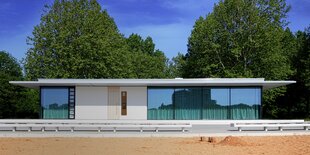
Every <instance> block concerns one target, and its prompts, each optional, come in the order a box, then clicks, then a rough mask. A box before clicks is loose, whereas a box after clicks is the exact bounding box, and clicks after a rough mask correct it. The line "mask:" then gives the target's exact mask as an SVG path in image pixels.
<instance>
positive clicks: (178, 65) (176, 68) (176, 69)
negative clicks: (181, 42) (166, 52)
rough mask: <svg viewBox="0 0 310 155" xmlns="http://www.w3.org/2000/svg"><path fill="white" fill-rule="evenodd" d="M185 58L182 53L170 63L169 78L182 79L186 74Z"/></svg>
mask: <svg viewBox="0 0 310 155" xmlns="http://www.w3.org/2000/svg"><path fill="white" fill-rule="evenodd" d="M185 63H186V62H185V56H184V55H183V54H181V53H178V55H177V56H175V57H173V58H172V60H171V61H169V62H168V64H167V68H168V71H167V72H168V77H169V78H182V77H183V75H184V73H183V71H184V69H183V68H184V66H185Z"/></svg>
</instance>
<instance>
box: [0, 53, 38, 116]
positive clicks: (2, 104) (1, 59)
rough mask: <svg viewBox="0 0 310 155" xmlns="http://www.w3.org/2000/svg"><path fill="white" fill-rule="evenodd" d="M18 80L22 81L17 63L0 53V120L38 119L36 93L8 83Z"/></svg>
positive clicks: (12, 58)
mask: <svg viewBox="0 0 310 155" xmlns="http://www.w3.org/2000/svg"><path fill="white" fill-rule="evenodd" d="M18 80H23V75H22V69H21V67H20V65H19V63H18V62H17V60H16V59H15V58H14V57H12V56H11V55H10V54H9V53H7V52H5V51H0V118H38V110H39V109H38V104H37V103H38V102H37V100H36V98H35V94H36V92H34V91H33V90H29V89H26V88H22V87H19V86H14V85H12V84H10V83H9V81H18Z"/></svg>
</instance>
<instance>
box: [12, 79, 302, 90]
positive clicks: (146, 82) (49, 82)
mask: <svg viewBox="0 0 310 155" xmlns="http://www.w3.org/2000/svg"><path fill="white" fill-rule="evenodd" d="M10 83H11V84H14V85H19V86H23V87H28V88H39V87H40V86H135V87H138V86H261V87H263V89H270V88H275V87H279V86H285V85H288V84H292V83H296V81H265V79H264V78H195V79H182V78H176V79H38V80H37V81H10Z"/></svg>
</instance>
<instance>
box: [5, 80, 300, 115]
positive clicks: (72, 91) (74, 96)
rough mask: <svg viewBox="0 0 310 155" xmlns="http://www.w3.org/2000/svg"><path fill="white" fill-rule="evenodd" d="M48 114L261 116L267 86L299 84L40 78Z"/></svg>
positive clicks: (23, 83) (43, 112) (21, 83)
mask: <svg viewBox="0 0 310 155" xmlns="http://www.w3.org/2000/svg"><path fill="white" fill-rule="evenodd" d="M10 83H11V84H14V85H19V86H24V87H28V88H35V89H40V104H41V115H40V117H41V118H42V119H77V120H79V119H83V120H85V119H92V120H94V119H97V120H239V119H240V120H243V119H246V120H248V119H260V118H261V104H262V91H263V90H266V89H272V88H275V87H280V86H285V85H288V84H292V83H295V81H265V80H264V79H263V78H197V79H182V78H178V79H38V80H37V81H10Z"/></svg>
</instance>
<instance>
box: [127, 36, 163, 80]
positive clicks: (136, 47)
mask: <svg viewBox="0 0 310 155" xmlns="http://www.w3.org/2000/svg"><path fill="white" fill-rule="evenodd" d="M127 45H128V46H129V51H130V53H131V59H132V64H133V73H134V77H135V78H166V77H167V74H166V69H167V66H166V62H167V61H168V59H167V58H166V56H165V54H164V53H163V52H162V51H160V50H158V49H156V50H155V44H154V43H153V40H152V38H151V37H147V38H146V39H145V40H144V39H143V38H142V37H141V36H140V35H138V34H131V35H130V36H129V37H128V38H127Z"/></svg>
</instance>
